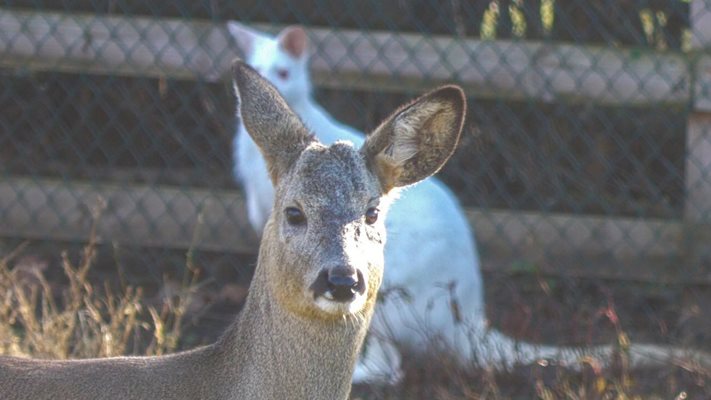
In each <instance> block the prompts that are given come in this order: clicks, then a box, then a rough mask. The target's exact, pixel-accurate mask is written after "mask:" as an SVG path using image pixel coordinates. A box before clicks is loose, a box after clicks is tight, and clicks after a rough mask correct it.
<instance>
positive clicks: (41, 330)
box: [0, 232, 197, 359]
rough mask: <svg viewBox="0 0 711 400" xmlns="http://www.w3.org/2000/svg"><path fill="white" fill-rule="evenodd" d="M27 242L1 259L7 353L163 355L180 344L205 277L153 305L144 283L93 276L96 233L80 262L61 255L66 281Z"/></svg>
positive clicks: (2, 342)
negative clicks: (52, 277) (52, 274)
mask: <svg viewBox="0 0 711 400" xmlns="http://www.w3.org/2000/svg"><path fill="white" fill-rule="evenodd" d="M25 247H26V246H24V245H23V246H20V247H18V248H17V249H16V250H15V251H13V252H12V254H9V255H8V256H6V257H5V258H4V259H2V260H0V354H5V355H12V356H20V357H36V358H46V359H67V358H93V357H111V356H119V355H129V354H130V355H160V354H165V353H168V352H172V351H174V350H175V349H176V347H177V345H178V340H179V337H180V333H181V327H182V320H183V316H184V315H185V312H186V309H187V306H188V304H189V301H190V296H191V293H192V292H193V288H194V287H195V279H196V277H197V274H196V273H194V272H192V271H193V270H192V269H190V268H188V272H187V273H186V277H185V279H184V281H183V287H182V289H181V290H179V291H178V292H177V293H173V296H171V298H166V299H164V300H163V302H162V305H158V306H147V305H145V303H144V301H143V291H142V289H141V288H140V287H137V288H135V287H131V286H124V285H121V287H120V288H118V289H115V288H112V286H111V285H110V284H108V283H104V284H103V285H101V286H98V287H97V285H95V284H93V283H92V282H91V281H90V280H89V277H88V275H89V271H90V270H91V267H92V263H93V262H94V261H95V259H96V254H97V243H96V235H95V233H94V232H92V234H91V235H90V241H89V243H88V244H87V245H86V246H85V247H84V248H83V250H82V252H81V254H80V255H79V256H78V257H77V258H78V259H77V260H72V258H71V257H70V256H69V255H68V253H67V252H64V253H63V254H62V257H61V267H62V269H63V272H64V277H65V278H66V283H62V284H59V283H57V282H54V281H52V282H50V281H48V279H47V278H46V275H45V269H46V267H47V265H46V263H43V262H42V261H40V260H37V259H35V258H33V257H32V256H25V255H23V249H24V248H25Z"/></svg>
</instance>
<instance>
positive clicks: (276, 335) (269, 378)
mask: <svg viewBox="0 0 711 400" xmlns="http://www.w3.org/2000/svg"><path fill="white" fill-rule="evenodd" d="M266 284H267V282H266V277H264V276H263V271H262V268H260V265H258V266H257V269H256V271H255V276H254V278H253V280H252V284H251V286H250V292H249V296H248V298H247V302H246V304H245V307H244V309H243V310H242V311H241V312H240V315H239V316H238V318H237V320H236V321H235V323H234V324H233V325H232V327H231V328H230V329H229V330H228V331H227V332H226V334H225V336H223V338H222V339H221V340H220V341H219V342H218V343H217V344H216V346H218V347H220V348H221V351H220V353H221V354H222V356H223V361H224V363H225V368H226V369H227V370H231V371H233V373H234V374H235V375H234V379H235V380H236V381H240V382H242V384H241V385H240V386H241V388H240V389H239V391H238V392H231V393H230V395H229V396H226V397H227V398H242V399H243V398H260V399H285V398H291V399H329V400H333V399H346V398H347V397H348V394H349V393H350V387H351V376H352V374H353V369H354V366H355V363H356V359H357V355H358V352H359V350H360V346H361V344H362V343H363V340H364V338H365V333H366V330H367V322H368V320H369V319H370V315H368V316H366V317H362V318H361V319H360V320H359V321H355V320H348V321H344V320H337V321H324V320H320V319H313V318H306V317H303V316H300V315H295V314H294V313H292V312H290V311H288V310H285V309H284V308H283V307H280V306H279V305H278V304H277V302H276V300H275V299H274V297H273V296H271V295H270V293H268V292H269V290H268V286H266ZM264 382H270V383H271V384H269V385H266V387H267V388H268V389H266V390H267V391H268V392H266V393H265V392H264V390H265V389H264V388H265V385H264ZM236 387H237V385H235V390H237V389H236ZM260 388H261V389H260Z"/></svg>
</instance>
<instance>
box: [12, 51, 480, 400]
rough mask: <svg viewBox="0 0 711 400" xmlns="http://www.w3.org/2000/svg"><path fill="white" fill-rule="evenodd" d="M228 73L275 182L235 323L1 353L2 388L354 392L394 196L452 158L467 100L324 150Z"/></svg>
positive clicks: (421, 102) (243, 394)
mask: <svg viewBox="0 0 711 400" xmlns="http://www.w3.org/2000/svg"><path fill="white" fill-rule="evenodd" d="M233 71H234V75H235V77H234V78H235V87H236V91H237V96H238V102H239V108H240V113H241V117H242V121H243V123H244V125H245V127H246V129H247V131H248V132H249V134H250V135H251V137H252V138H253V139H254V141H255V142H256V143H257V145H258V147H259V149H260V151H261V152H262V154H263V156H264V158H265V159H266V162H267V165H268V170H269V175H270V177H271V179H272V182H273V184H274V186H275V188H276V192H275V193H276V195H275V200H274V212H273V213H272V215H271V217H270V219H269V221H268V222H267V224H266V227H265V229H264V234H263V238H262V244H261V247H260V250H259V261H258V264H257V268H256V271H255V275H254V278H253V281H252V285H251V287H250V290H249V295H248V296H247V300H246V304H245V307H244V309H243V310H242V311H241V313H240V314H239V315H238V316H237V319H236V321H235V322H234V323H233V324H232V325H231V327H230V328H229V329H228V330H227V332H226V333H225V334H224V335H223V336H222V337H221V338H220V339H219V340H218V341H217V342H216V343H214V344H212V345H209V346H205V347H201V348H198V349H195V350H191V351H186V352H182V353H177V354H173V355H168V356H161V357H117V358H107V359H90V360H68V361H48V360H30V359H20V358H11V357H0V398H2V399H3V400H43V399H46V400H50V399H51V400H54V399H66V400H70V399H71V400H84V399H86V400H89V399H91V400H106V399H121V400H138V399H146V400H148V399H150V400H153V399H184V400H188V399H191V400H192V399H202V400H210V399H215V400H217V399H220V400H224V399H324V400H325V399H328V400H333V399H346V398H347V397H348V395H349V392H350V387H351V375H352V373H353V369H354V366H355V363H356V359H357V356H358V352H359V350H360V347H361V345H362V343H363V340H364V337H365V333H366V331H367V329H368V324H369V322H370V319H371V316H372V314H373V309H374V306H375V299H376V295H377V292H378V288H379V286H380V282H381V278H382V274H383V268H384V265H383V264H384V262H383V246H384V244H385V224H384V220H385V218H384V217H385V213H386V211H387V208H388V205H389V204H390V203H391V201H392V200H393V198H394V192H396V189H397V188H399V187H403V186H407V185H411V184H413V183H416V182H418V181H420V180H422V179H424V178H426V177H428V176H430V175H432V174H434V173H435V172H437V171H438V170H439V169H440V168H441V167H442V165H443V164H444V163H445V162H446V160H447V159H448V158H449V157H450V155H451V154H452V152H453V151H454V148H455V147H456V145H457V142H458V139H459V135H460V133H461V130H462V125H463V121H464V113H465V109H466V104H465V97H464V95H463V92H462V91H461V89H459V88H457V87H454V86H446V87H442V88H440V89H437V90H435V91H433V92H430V93H428V94H426V95H424V96H422V97H420V98H418V99H416V100H415V101H413V102H412V103H410V104H408V105H406V106H404V107H402V108H401V109H400V110H398V111H396V112H395V113H394V114H393V115H392V116H390V117H389V118H388V119H386V120H385V121H384V122H383V123H382V124H381V125H380V126H379V127H378V128H377V129H376V130H375V131H374V132H373V133H372V134H371V135H370V136H369V137H368V139H367V140H366V141H365V143H364V144H363V146H362V147H361V148H360V149H356V148H354V146H353V144H352V143H348V142H336V143H334V144H333V145H331V146H328V147H327V146H325V145H323V144H321V143H320V142H318V141H317V140H316V139H315V137H314V135H312V134H311V132H309V131H308V129H306V128H305V127H304V125H303V124H302V122H301V121H300V120H299V118H298V117H297V116H296V115H295V114H294V113H293V112H292V111H291V110H290V109H289V107H288V105H287V104H286V102H285V101H284V100H283V99H282V97H281V96H280V95H279V93H278V92H277V91H276V90H275V89H274V88H273V87H272V86H271V85H270V84H269V83H268V82H266V81H265V80H264V79H262V78H261V77H260V76H259V74H257V73H256V72H255V71H254V70H252V69H251V68H250V67H248V66H246V65H245V64H243V63H242V62H239V61H238V62H236V63H235V64H234V66H233ZM403 229H405V227H403Z"/></svg>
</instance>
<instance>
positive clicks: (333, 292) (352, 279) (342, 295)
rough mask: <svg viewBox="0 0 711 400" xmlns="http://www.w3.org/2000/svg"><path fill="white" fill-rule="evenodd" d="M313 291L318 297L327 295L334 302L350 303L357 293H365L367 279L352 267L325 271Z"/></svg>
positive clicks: (315, 283) (320, 275)
mask: <svg viewBox="0 0 711 400" xmlns="http://www.w3.org/2000/svg"><path fill="white" fill-rule="evenodd" d="M312 289H314V296H316V297H318V296H324V295H326V296H327V297H332V299H333V300H334V301H339V302H348V301H351V300H353V299H354V298H355V296H356V294H357V293H360V294H363V293H365V279H364V278H363V274H362V273H361V272H360V271H356V270H355V269H354V268H350V267H336V268H330V269H324V270H322V271H321V273H320V274H319V277H318V278H317V280H316V282H314V285H313V286H312ZM327 293H328V294H327ZM328 295H330V296H328Z"/></svg>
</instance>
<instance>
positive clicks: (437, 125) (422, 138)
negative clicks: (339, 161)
mask: <svg viewBox="0 0 711 400" xmlns="http://www.w3.org/2000/svg"><path fill="white" fill-rule="evenodd" d="M465 112H466V96H465V95H464V92H463V91H462V89H461V88H459V87H458V86H444V87H441V88H439V89H436V90H434V91H432V92H430V93H427V94H425V95H423V96H421V97H419V98H417V99H416V100H414V101H413V102H411V103H410V104H408V105H406V106H404V107H402V108H400V109H399V110H398V111H396V112H395V113H393V114H392V115H391V116H390V117H388V118H387V119H386V120H385V121H384V122H383V123H382V124H381V125H380V126H379V127H378V128H377V129H375V131H374V132H373V133H372V134H370V135H369V136H368V138H367V139H366V141H365V143H364V144H363V147H362V148H361V152H362V153H363V154H364V156H365V158H366V161H367V163H368V166H369V167H370V168H371V170H372V171H373V172H374V173H375V174H376V175H377V176H378V179H379V180H380V183H381V187H382V189H383V192H384V193H387V192H389V191H390V190H391V189H393V188H395V187H401V186H407V185H411V184H413V183H416V182H418V181H421V180H422V179H425V178H427V177H428V176H430V175H432V174H434V173H436V172H437V171H439V169H440V168H442V166H443V165H444V164H445V162H446V161H447V160H448V159H449V157H450V156H451V155H452V153H453V152H454V149H455V148H456V146H457V143H458V141H459V136H460V135H461V132H462V127H463V125H464V117H465Z"/></svg>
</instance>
